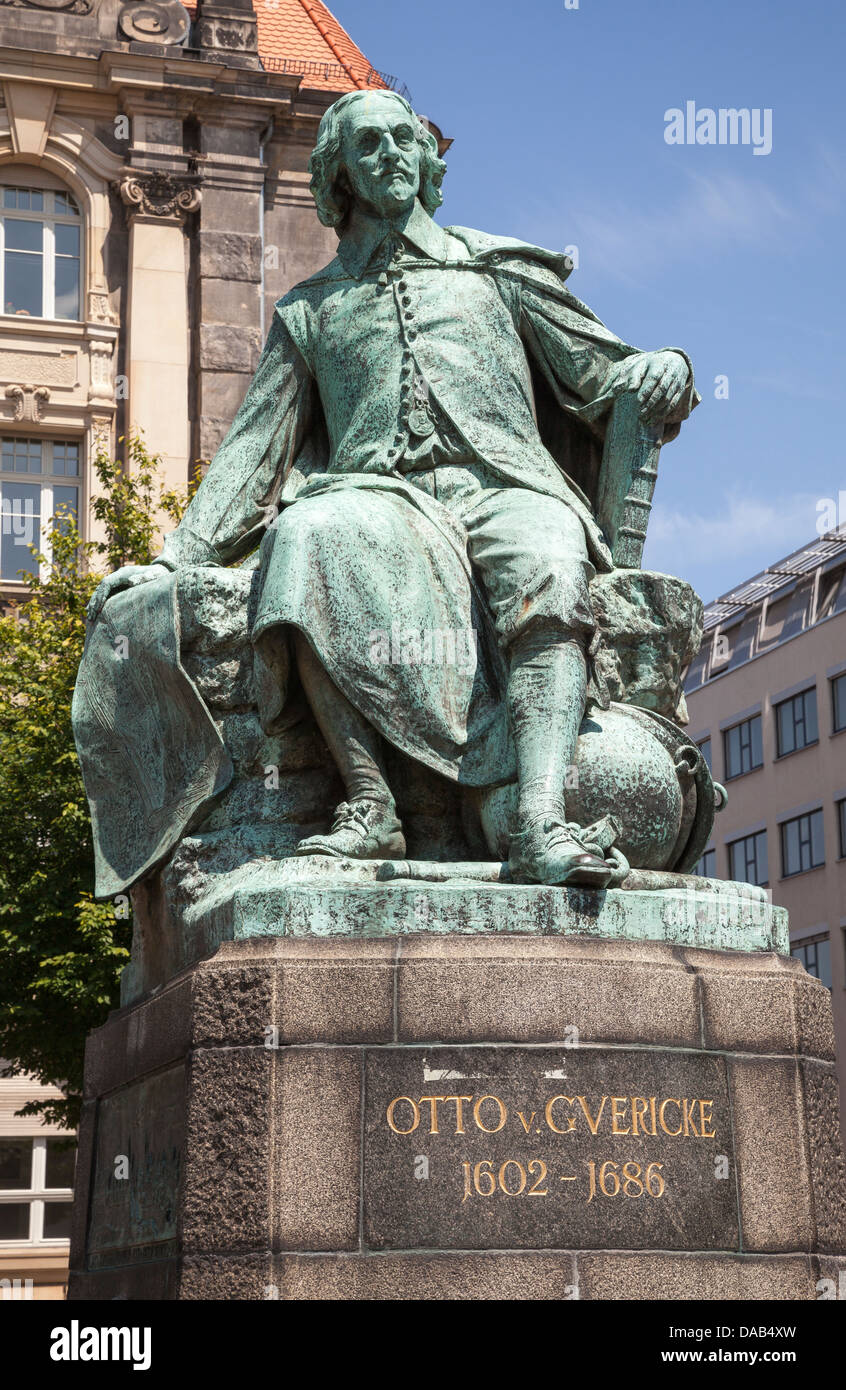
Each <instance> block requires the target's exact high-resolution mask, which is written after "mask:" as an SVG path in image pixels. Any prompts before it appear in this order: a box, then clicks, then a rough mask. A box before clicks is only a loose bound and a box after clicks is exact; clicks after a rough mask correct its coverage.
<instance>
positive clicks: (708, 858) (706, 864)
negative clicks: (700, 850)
mask: <svg viewBox="0 0 846 1390" xmlns="http://www.w3.org/2000/svg"><path fill="white" fill-rule="evenodd" d="M693 872H694V873H695V874H696V875H697V877H698V878H714V877H715V876H716V873H717V851H716V850H715V849H706V851H705V853H704V854H703V856H702V858H701V859H700V861H699V863H698V864H697V865H696V868H695V869H694V870H693Z"/></svg>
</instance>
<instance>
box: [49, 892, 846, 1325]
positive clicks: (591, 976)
mask: <svg viewBox="0 0 846 1390" xmlns="http://www.w3.org/2000/svg"><path fill="white" fill-rule="evenodd" d="M417 891H418V892H420V893H423V894H425V893H427V892H428V893H430V894H431V893H432V892H433V891H434V890H433V888H432V885H428V886H427V885H422V884H421V885H417ZM510 891H511V890H509V889H507V888H504V887H503V888H500V889H499V892H500V893H501V894H504V895H505V896H504V897H503V898H501V899H499V900H498V902H499V903H500V906H499V907H498V908H497V911H499V912H501V913H506V915H507V913H508V912H509V911H510V910H511V909H510V908H509V906H508V903H509V896H510ZM522 891H523V892H524V893H525V892H531V891H535V892H537V893H538V894H539V895H540V894H542V893H543V892H544V891H546V890H540V889H538V890H522ZM555 891H556V892H558V893H559V894H561V900H562V902H563V903H565V904H566V901H567V891H566V890H555ZM600 896H602V895H597V897H600ZM620 896H621V897H624V896H625V895H624V894H621V895H620ZM582 897H584V895H582ZM567 910H568V909H567V908H566V906H565V907H562V908H560V909H559V913H561V912H563V913H565V915H566V911H567ZM768 911H769V912H770V913H771V914H773V913H774V914H776V916H777V914H778V911H779V910H778V909H768ZM619 912H623V915H625V912H624V909H623V908H620V909H619ZM518 919H519V912H517V911H516V910H515V911H514V913H513V916H512V921H517V920H518ZM413 926H414V921H413V919H412V922H411V927H412V928H413ZM781 926H783V924H781V925H779V923H778V921H777V920H776V917H773V920H772V921H771V923H770V930H771V932H772V934H773V939H774V940H776V941H777V943H778V944H779V945H780V946H781V950H779V949H772V946H770V948H769V949H762V947H761V944H760V943H759V941H757V940H756V942H755V945H756V947H757V949H752V950H738V949H733V950H726V949H700V948H698V947H696V946H694V945H690V944H687V945H679V944H676V943H673V942H670V941H667V940H653V941H635V940H626V939H622V938H621V939H616V940H612V939H608V938H602V937H588V936H587V935H585V934H584V931H583V930H582V932H581V933H580V934H576V935H568V934H565V933H562V932H560V931H559V932H558V933H557V934H549V927H548V925H547V929H546V931H545V932H544V931H543V930H542V929H541V930H538V931H536V932H530V931H515V930H511V931H509V930H508V929H507V922H506V925H505V928H504V929H502V930H499V931H496V932H492V933H491V934H489V935H480V934H473V933H472V932H468V934H465V935H461V934H459V933H458V932H456V931H455V930H453V931H451V932H448V933H447V934H441V933H439V932H436V931H426V930H418V931H416V932H415V931H414V930H413V929H412V930H410V931H409V932H407V933H404V934H403V933H400V934H397V935H393V936H388V935H382V936H373V937H370V938H367V937H361V936H354V937H353V936H350V937H339V936H337V935H334V936H332V935H327V936H323V937H318V936H315V935H288V936H285V935H279V934H277V935H274V936H271V935H257V936H255V937H253V938H252V939H249V938H247V939H244V938H243V937H242V938H239V939H233V940H226V941H224V942H223V944H221V945H219V946H218V947H217V948H216V949H215V951H214V953H213V954H211V955H210V957H209V958H207V959H205V960H201V961H198V962H193V963H191V964H190V965H187V966H186V967H185V968H184V969H183V970H182V971H181V973H178V974H177V975H175V976H174V977H173V978H172V979H170V980H169V981H168V983H167V984H165V985H163V986H162V987H160V988H158V989H155V990H154V992H152V993H149V994H147V995H146V996H145V997H142V998H140V999H139V1000H138V1001H137V1002H135V1003H133V1004H131V1005H128V1006H127V1007H124V1008H123V1009H121V1010H120V1011H119V1012H117V1013H115V1014H113V1015H112V1016H111V1018H110V1019H109V1021H108V1022H107V1023H106V1024H105V1025H104V1026H103V1027H102V1028H100V1029H99V1030H97V1031H96V1032H95V1033H93V1034H92V1035H91V1037H90V1040H89V1045H88V1051H87V1057H86V1101H85V1113H84V1118H83V1123H82V1130H81V1138H80V1157H79V1168H78V1184H77V1202H76V1215H75V1229H74V1234H73V1239H72V1250H71V1277H70V1295H69V1296H70V1297H71V1298H72V1299H102V1298H107V1299H111V1298H116V1297H117V1298H129V1299H140V1298H157V1299H259V1300H260V1299H283V1300H297V1299H386V1298H387V1299H409V1300H418V1299H440V1298H448V1299H467V1300H485V1299H544V1300H565V1301H571V1300H576V1299H582V1300H584V1299H656V1298H674V1299H690V1298H706V1299H770V1298H777V1299H796V1298H800V1299H814V1298H817V1297H820V1291H821V1289H824V1288H825V1287H827V1286H826V1285H823V1284H821V1283H820V1281H822V1280H826V1279H834V1280H835V1282H836V1280H837V1276H838V1273H839V1272H840V1271H841V1270H846V1178H844V1166H843V1156H842V1152H841V1147H840V1136H839V1126H838V1118H837V1116H838V1111H837V1087H836V1082H835V1075H834V1042H833V1034H832V1024H831V1010H830V1003H829V997H828V992H827V991H826V990H825V988H824V987H823V986H822V985H821V984H820V983H819V982H818V981H816V980H814V979H812V978H811V977H809V976H808V975H807V974H806V972H805V971H804V969H803V967H802V966H801V964H800V963H799V962H798V961H796V960H793V959H792V958H791V957H790V956H787V955H784V954H782V953H781V952H782V951H783V949H784V944H783V942H782V941H781ZM765 944H766V943H765Z"/></svg>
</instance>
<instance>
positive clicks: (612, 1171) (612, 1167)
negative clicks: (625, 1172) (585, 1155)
mask: <svg viewBox="0 0 846 1390" xmlns="http://www.w3.org/2000/svg"><path fill="white" fill-rule="evenodd" d="M608 1178H610V1179H611V1180H612V1187H611V1191H610V1192H609V1191H608V1188H607V1187H606V1186H605V1183H606V1180H607V1179H608ZM599 1186H600V1189H601V1191H602V1192H603V1193H604V1194H605V1196H606V1197H616V1196H617V1194H618V1193H619V1191H620V1179H619V1178H618V1176H617V1165H616V1163H615V1162H614V1160H613V1159H612V1158H609V1159H606V1161H605V1162H604V1163H603V1165H602V1167H601V1168H600V1170H599Z"/></svg>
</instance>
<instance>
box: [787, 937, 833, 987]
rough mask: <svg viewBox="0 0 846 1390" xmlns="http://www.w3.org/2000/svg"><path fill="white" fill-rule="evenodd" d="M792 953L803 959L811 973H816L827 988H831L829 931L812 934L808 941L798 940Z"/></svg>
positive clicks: (791, 949)
mask: <svg viewBox="0 0 846 1390" xmlns="http://www.w3.org/2000/svg"><path fill="white" fill-rule="evenodd" d="M790 954H791V955H792V956H796V957H797V959H798V960H801V962H802V964H803V965H804V967H805V969H806V970H807V972H808V974H809V975H815V976H816V978H817V979H818V980H820V981H821V982H822V984H824V985H825V986H826V988H827V989H831V948H830V944H829V940H828V934H827V933H826V934H825V935H824V936H812V937H811V938H810V939H809V940H807V941H798V942H797V943H796V945H795V946H791V948H790Z"/></svg>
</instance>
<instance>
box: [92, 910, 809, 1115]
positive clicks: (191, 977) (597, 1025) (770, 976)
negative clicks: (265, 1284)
mask: <svg viewBox="0 0 846 1390" xmlns="http://www.w3.org/2000/svg"><path fill="white" fill-rule="evenodd" d="M270 1027H275V1028H276V1029H277V1035H276V1041H277V1043H278V1044H279V1045H281V1046H290V1045H306V1046H307V1045H309V1044H312V1045H321V1046H344V1045H366V1044H371V1045H374V1044H375V1045H378V1044H390V1043H408V1044H414V1043H417V1042H421V1043H427V1042H428V1043H431V1042H432V1041H440V1042H444V1043H449V1042H455V1041H460V1040H463V1041H464V1042H466V1043H484V1042H512V1041H513V1042H522V1043H533V1042H535V1043H547V1044H549V1043H562V1044H563V1042H564V1039H565V1038H566V1037H567V1036H568V1034H567V1032H566V1030H567V1029H568V1028H574V1027H575V1028H577V1029H578V1030H579V1035H580V1038H581V1040H582V1042H583V1043H584V1044H586V1045H591V1044H595V1045H602V1044H618V1045H619V1044H622V1045H625V1044H626V1043H627V1042H632V1041H640V1042H643V1043H651V1044H653V1045H658V1046H665V1047H689V1048H694V1049H701V1050H705V1051H716V1052H723V1053H728V1054H744V1055H745V1054H754V1053H758V1054H766V1053H769V1054H777V1055H781V1056H805V1057H811V1058H814V1059H815V1060H818V1061H821V1062H828V1061H831V1060H833V1058H834V1036H833V1029H832V1022H831V1008H830V1003H829V998H828V992H827V991H826V989H825V987H824V986H823V985H821V984H820V982H819V981H818V980H815V979H813V978H812V977H811V976H809V975H808V974H807V973H806V971H805V969H804V967H803V966H802V964H801V962H800V961H799V960H797V959H795V958H794V957H792V956H782V955H780V954H778V953H776V952H767V953H763V952H762V953H755V952H738V951H730V952H714V951H702V950H691V949H684V948H681V947H677V946H671V945H669V944H667V943H662V942H654V941H605V940H597V939H592V938H586V937H570V936H531V935H528V934H527V935H513V936H512V935H505V934H503V935H499V936H492V937H490V936H489V937H485V936H462V937H457V936H437V935H431V936H426V935H421V936H403V937H394V938H370V939H356V938H352V937H337V936H336V937H270V936H260V937H252V938H248V939H246V940H242V941H230V942H225V943H224V944H223V945H222V946H220V947H219V949H218V950H217V952H216V953H215V954H214V955H213V956H211V957H210V958H209V959H207V960H205V961H202V962H201V963H199V964H198V965H197V966H192V967H190V968H188V969H187V970H184V971H183V972H182V973H181V974H180V975H177V976H175V977H174V978H173V979H172V980H171V981H170V983H169V984H168V985H167V986H166V987H165V988H164V989H162V990H160V991H157V992H155V993H154V994H152V995H150V996H148V998H147V999H145V1000H143V1001H139V1002H136V1003H133V1004H129V1005H127V1006H125V1007H124V1008H123V1009H120V1010H117V1011H116V1012H115V1013H113V1014H112V1015H111V1017H110V1018H109V1019H108V1021H107V1022H106V1023H105V1024H103V1025H102V1027H101V1028H98V1029H95V1030H94V1031H93V1032H92V1033H91V1034H89V1038H88V1043H87V1048H86V1083H85V1085H86V1095H87V1096H94V1095H102V1094H103V1093H104V1092H107V1091H110V1090H113V1089H114V1088H115V1087H118V1086H121V1085H124V1084H126V1083H127V1082H128V1081H130V1080H132V1079H133V1078H135V1077H138V1076H140V1075H144V1074H146V1073H148V1072H151V1071H154V1070H156V1069H158V1068H160V1067H163V1066H166V1065H167V1064H168V1063H170V1062H173V1061H176V1060H178V1059H179V1058H181V1057H183V1056H185V1054H186V1053H187V1052H190V1051H191V1050H193V1049H196V1048H216V1047H248V1048H249V1047H262V1046H264V1044H265V1039H266V1035H267V1029H268V1028H270Z"/></svg>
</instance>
